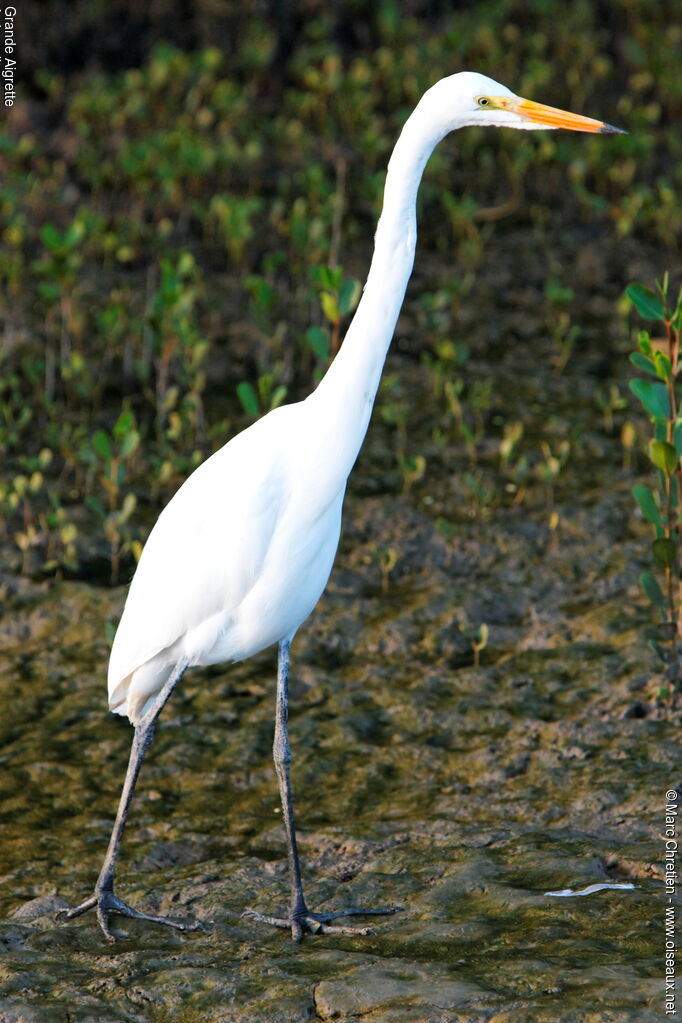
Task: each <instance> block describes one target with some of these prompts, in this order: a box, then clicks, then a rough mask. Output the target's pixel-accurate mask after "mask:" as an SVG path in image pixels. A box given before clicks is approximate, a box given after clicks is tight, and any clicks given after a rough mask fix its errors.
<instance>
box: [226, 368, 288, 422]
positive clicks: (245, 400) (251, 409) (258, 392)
mask: <svg viewBox="0 0 682 1023" xmlns="http://www.w3.org/2000/svg"><path fill="white" fill-rule="evenodd" d="M286 396H287V388H286V387H285V385H284V384H276V383H275V378H274V374H273V373H263V374H262V375H261V376H259V377H258V380H257V383H256V387H254V386H253V384H251V383H249V381H248V380H242V382H241V383H240V384H237V397H238V398H239V400H240V402H241V404H242V408H243V409H244V411H245V412H246V414H247V416H249V417H250V418H251V419H254V420H256V419H260V417H261V416H264V415H265V413H266V412H271V411H272V410H273V409H274V408H278V407H279V406H280V405H281V404H282V402H283V401H284V399H285V398H286Z"/></svg>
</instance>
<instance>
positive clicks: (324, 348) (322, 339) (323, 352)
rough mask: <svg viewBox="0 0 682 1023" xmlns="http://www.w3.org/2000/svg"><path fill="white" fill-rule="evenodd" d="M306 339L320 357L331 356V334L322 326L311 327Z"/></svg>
mask: <svg viewBox="0 0 682 1023" xmlns="http://www.w3.org/2000/svg"><path fill="white" fill-rule="evenodd" d="M305 339H306V341H307V342H308V345H309V346H310V348H311V349H312V350H313V352H314V353H315V355H316V356H317V358H318V359H328V358H329V354H330V352H329V335H328V334H327V331H326V330H323V329H322V327H309V328H308V330H307V331H306V332H305Z"/></svg>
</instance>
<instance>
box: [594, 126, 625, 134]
mask: <svg viewBox="0 0 682 1023" xmlns="http://www.w3.org/2000/svg"><path fill="white" fill-rule="evenodd" d="M599 134H600V135H627V134H628V133H627V132H626V131H624V129H623V128H615V127H614V126H613V125H612V124H602V126H601V128H600V129H599Z"/></svg>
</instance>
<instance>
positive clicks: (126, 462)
mask: <svg viewBox="0 0 682 1023" xmlns="http://www.w3.org/2000/svg"><path fill="white" fill-rule="evenodd" d="M139 444H140V434H139V431H138V429H137V425H136V423H135V416H134V415H133V413H132V412H131V411H130V410H129V409H124V410H123V412H121V414H120V416H119V417H118V419H117V421H116V423H115V425H114V428H113V430H112V431H111V433H107V432H106V431H105V430H95V432H94V433H93V435H92V437H91V439H90V442H89V443H88V444H87V445H86V446H85V449H84V451H83V456H82V457H83V458H84V460H85V461H86V462H87V463H88V464H89V466H90V468H91V469H92V470H93V471H94V473H96V476H97V482H98V483H99V485H100V487H101V489H102V491H103V492H104V500H102V499H101V498H100V497H98V496H96V495H94V494H89V495H88V496H87V497H86V498H85V503H86V504H87V506H88V507H89V508H90V510H91V511H93V512H94V513H95V515H96V516H97V518H98V520H99V522H100V523H101V526H102V528H103V530H104V535H105V536H106V538H107V540H108V541H109V548H110V552H111V583H112V585H114V584H115V583H116V582H117V581H118V574H119V569H120V564H121V558H122V557H123V556H124V555H125V554H127V553H129V552H132V554H133V555H134V556H135V557H136V558H138V557H139V555H140V553H141V545H140V543H139V541H137V540H135V539H134V538H133V537H132V536H131V534H130V531H129V529H128V528H127V526H126V524H127V523H128V520H129V519H130V516H131V515H132V514H133V512H134V511H135V508H136V506H137V498H136V496H135V494H133V493H132V492H130V491H127V492H126V491H125V487H124V484H125V483H126V476H127V475H128V473H129V470H130V467H131V463H132V461H133V459H134V457H135V453H136V451H137V449H138V447H139Z"/></svg>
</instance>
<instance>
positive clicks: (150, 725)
mask: <svg viewBox="0 0 682 1023" xmlns="http://www.w3.org/2000/svg"><path fill="white" fill-rule="evenodd" d="M186 667H187V662H186V661H184V660H183V661H179V662H178V664H177V665H176V666H175V668H174V669H173V671H172V672H171V674H170V675H169V677H168V679H167V680H166V683H165V684H164V687H163V689H162V690H161V692H160V693H159V695H158V696H157V698H156V700H155V701H154V703H153V704H152V706H151V707H150V708H149V710H148V711H147V713H146V714H144V715H143V717H141V718H140V720H139V721H138V722H137V724H136V725H135V734H134V736H133V742H132V746H131V749H130V759H129V761H128V770H127V772H126V776H125V781H124V783H123V791H122V792H121V799H120V801H119V804H118V811H117V813H116V820H115V821H114V827H113V829H112V832H111V838H110V839H109V846H108V848H107V852H106V855H105V857H104V863H103V864H102V869H101V870H100V872H99V877H98V878H97V883H96V884H95V890H94V892H93V894H92V895H91V896H90V897H89V898H87V899H85V901H84V902H81V904H80V905H79V906H75V907H74V908H73V909H66V910H61V911H60V912H59V913H58V914H57V919H61V920H73V919H74V918H75V917H77V916H80V915H81V914H82V913H85V912H87V910H89V909H95V910H96V912H97V919H98V920H99V924H100V927H101V928H102V930H103V931H104V934H105V936H106V937H107V938H108V939H109V941H115V940H116V938H115V936H114V934H113V932H112V931H111V928H110V927H109V914H110V913H121V914H122V915H124V916H129V917H133V918H134V919H136V920H147V921H148V922H150V923H155V924H166V925H167V926H168V927H175V928H177V930H180V931H185V930H194V929H196V925H195V924H188V923H179V922H177V921H175V920H169V919H168V918H167V917H163V916H154V915H152V914H150V913H142V912H140V911H139V910H137V909H133V908H132V907H131V906H128V905H127V904H126V903H125V902H123V901H122V900H121V899H119V898H118V896H117V895H115V894H114V875H115V872H116V860H117V858H118V851H119V847H120V845H121V838H122V836H123V830H124V828H125V825H126V820H127V819H128V811H129V809H130V803H131V801H132V798H133V792H134V791H135V783H136V782H137V778H138V775H139V773H140V768H141V767H142V761H143V759H144V755H145V753H146V752H147V750H148V749H149V746H150V745H151V742H152V739H153V737H154V727H155V725H156V721H157V719H158V717H159V714H160V713H161V711H162V709H163V707H164V704H165V703H166V702H167V700H168V698H169V697H170V695H171V693H172V692H173V690H174V689H175V686H176V685H177V683H178V682H179V681H180V679H181V677H182V675H183V673H184V671H185V669H186Z"/></svg>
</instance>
